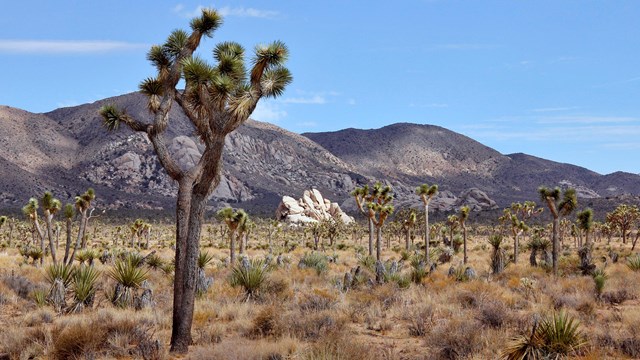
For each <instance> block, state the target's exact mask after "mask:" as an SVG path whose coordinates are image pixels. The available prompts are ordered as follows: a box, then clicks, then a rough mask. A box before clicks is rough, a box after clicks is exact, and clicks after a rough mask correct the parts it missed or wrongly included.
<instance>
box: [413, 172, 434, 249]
mask: <svg viewBox="0 0 640 360" xmlns="http://www.w3.org/2000/svg"><path fill="white" fill-rule="evenodd" d="M437 193H438V185H431V186H429V185H428V184H422V185H420V186H418V188H417V189H416V194H418V195H419V196H420V199H422V203H423V204H424V223H425V225H424V258H425V260H426V261H427V262H429V240H430V239H429V203H430V202H431V199H432V198H433V197H434V196H435V195H436V194H437Z"/></svg>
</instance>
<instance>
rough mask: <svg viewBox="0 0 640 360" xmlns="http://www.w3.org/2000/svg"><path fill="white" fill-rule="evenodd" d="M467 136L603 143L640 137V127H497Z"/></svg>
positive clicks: (479, 130) (492, 138)
mask: <svg viewBox="0 0 640 360" xmlns="http://www.w3.org/2000/svg"><path fill="white" fill-rule="evenodd" d="M466 134H467V135H469V136H471V137H474V138H476V139H483V140H487V139H491V140H499V141H507V140H523V141H543V142H544V141H562V142H565V143H566V142H574V143H575V142H585V141H590V142H595V141H599V142H601V141H603V140H605V141H606V140H607V139H609V140H612V139H615V138H620V137H627V138H628V137H635V136H640V125H638V126H634V125H626V126H625V125H603V126H558V127H542V128H540V127H537V128H527V129H515V128H512V127H502V128H499V127H496V128H495V129H476V130H473V129H471V131H468V132H466Z"/></svg>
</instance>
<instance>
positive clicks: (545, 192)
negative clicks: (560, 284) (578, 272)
mask: <svg viewBox="0 0 640 360" xmlns="http://www.w3.org/2000/svg"><path fill="white" fill-rule="evenodd" d="M538 192H539V193H540V198H541V199H542V201H545V202H546V203H547V206H548V207H549V211H550V212H551V216H553V225H552V244H553V245H552V248H553V250H552V262H553V274H554V275H558V250H559V248H560V244H559V240H558V226H559V222H560V216H561V215H563V216H566V215H569V214H571V213H572V212H573V211H574V210H575V208H576V207H577V206H578V199H577V197H576V191H575V190H574V189H566V190H565V191H564V192H563V193H562V194H561V192H560V188H555V189H553V190H551V189H548V188H546V187H544V186H541V187H540V188H539V189H538ZM560 195H562V199H560Z"/></svg>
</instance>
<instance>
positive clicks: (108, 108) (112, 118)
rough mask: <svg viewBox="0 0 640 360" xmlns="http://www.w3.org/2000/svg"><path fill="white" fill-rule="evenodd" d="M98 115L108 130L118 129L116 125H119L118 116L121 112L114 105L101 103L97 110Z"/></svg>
mask: <svg viewBox="0 0 640 360" xmlns="http://www.w3.org/2000/svg"><path fill="white" fill-rule="evenodd" d="M98 112H99V114H100V116H102V125H104V127H105V128H106V129H107V130H109V131H114V130H118V126H120V117H121V115H122V114H121V113H120V111H119V110H118V108H116V107H115V105H112V104H109V105H103V106H102V107H101V108H100V110H99V111H98Z"/></svg>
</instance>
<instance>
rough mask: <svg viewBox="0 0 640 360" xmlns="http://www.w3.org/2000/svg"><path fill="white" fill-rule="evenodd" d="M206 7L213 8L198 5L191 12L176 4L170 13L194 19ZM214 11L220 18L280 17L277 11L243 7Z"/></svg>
mask: <svg viewBox="0 0 640 360" xmlns="http://www.w3.org/2000/svg"><path fill="white" fill-rule="evenodd" d="M207 7H211V8H214V7H213V6H203V5H198V6H197V7H196V8H195V9H193V10H186V9H185V6H184V5H183V4H178V5H176V6H175V7H174V8H173V9H172V11H173V12H174V13H176V14H179V15H180V16H182V17H185V18H193V17H196V16H198V15H200V14H201V13H202V9H204V8H207ZM216 10H217V11H218V13H219V14H220V15H222V16H237V17H252V18H262V19H273V18H276V17H278V16H279V15H280V13H279V12H278V11H274V10H262V9H256V8H251V7H248V8H245V7H234V8H232V7H230V6H225V7H221V8H217V9H216Z"/></svg>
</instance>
